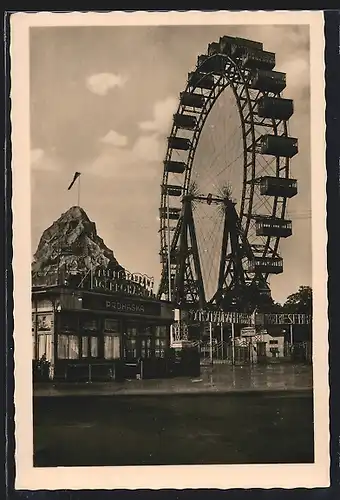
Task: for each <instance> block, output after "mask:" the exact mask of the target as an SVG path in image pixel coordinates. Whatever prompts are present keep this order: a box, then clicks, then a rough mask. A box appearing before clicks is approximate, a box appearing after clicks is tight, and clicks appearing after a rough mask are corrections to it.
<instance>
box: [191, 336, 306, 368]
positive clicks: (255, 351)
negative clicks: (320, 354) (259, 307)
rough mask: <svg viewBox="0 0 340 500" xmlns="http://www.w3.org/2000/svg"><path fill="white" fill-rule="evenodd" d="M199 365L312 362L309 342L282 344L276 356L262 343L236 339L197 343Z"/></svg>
mask: <svg viewBox="0 0 340 500" xmlns="http://www.w3.org/2000/svg"><path fill="white" fill-rule="evenodd" d="M195 345H196V346H197V347H198V348H199V351H200V357H201V364H202V365H209V364H222V363H225V364H235V365H243V364H255V363H280V362H301V363H311V362H312V346H311V342H299V343H296V344H293V345H291V344H289V343H288V342H285V343H284V346H283V351H282V352H281V353H279V356H276V355H274V354H272V353H270V354H269V353H268V351H267V349H266V346H265V343H264V342H251V341H249V340H248V339H237V343H234V344H233V343H232V342H230V341H229V342H223V341H219V342H216V341H215V342H213V343H212V345H211V344H210V341H197V342H195Z"/></svg>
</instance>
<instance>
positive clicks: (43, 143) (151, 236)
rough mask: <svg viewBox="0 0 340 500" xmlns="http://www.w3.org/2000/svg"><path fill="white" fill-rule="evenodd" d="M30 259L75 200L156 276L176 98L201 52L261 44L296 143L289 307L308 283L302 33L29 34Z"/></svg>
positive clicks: (305, 40)
mask: <svg viewBox="0 0 340 500" xmlns="http://www.w3.org/2000/svg"><path fill="white" fill-rule="evenodd" d="M30 30H31V32H30V122H31V123H30V127H31V130H30V135H31V192H32V198H31V199H32V213H31V217H32V219H31V220H32V254H33V253H34V252H35V250H36V248H37V245H38V242H39V239H40V237H41V234H42V232H43V231H44V229H46V228H47V227H48V226H49V225H51V224H52V222H53V221H55V220H57V219H58V218H59V216H60V215H61V214H62V213H63V212H65V211H66V210H67V209H68V208H70V207H71V206H74V205H77V204H78V201H77V189H76V188H73V189H72V190H70V191H67V187H68V185H69V183H70V182H71V180H72V178H73V174H74V172H75V171H79V172H81V173H82V175H81V184H80V205H81V206H82V207H83V208H84V210H85V211H86V213H87V214H88V216H89V218H90V219H91V220H93V221H94V222H96V225H97V231H98V234H99V235H100V236H101V237H102V238H103V239H104V241H105V243H106V245H107V246H108V247H109V248H111V249H112V250H113V252H114V254H115V257H116V258H117V259H118V261H119V263H120V264H121V265H123V266H124V267H125V268H127V269H128V270H129V271H131V272H143V273H146V274H148V275H149V276H154V278H155V281H156V283H157V282H158V280H159V277H160V273H161V267H160V262H159V245H160V241H159V234H158V230H159V220H158V208H159V205H160V184H161V178H162V173H163V159H164V156H165V153H166V145H167V141H166V138H167V136H168V134H169V132H170V129H171V120H172V115H173V113H174V112H175V111H176V107H177V104H178V99H179V93H180V92H181V91H182V90H184V88H185V83H186V78H187V73H188V72H189V71H191V70H193V69H194V68H195V65H196V60H197V56H198V55H199V54H202V53H205V52H206V50H207V46H208V44H209V43H210V42H213V41H218V40H219V38H220V36H223V35H231V36H241V37H244V38H250V39H254V40H257V41H261V42H263V44H264V48H265V50H268V51H271V52H275V53H276V61H277V64H276V68H275V69H276V70H277V71H284V72H286V73H287V87H286V90H285V91H284V97H287V98H292V99H294V109H295V112H294V115H293V117H292V119H291V120H290V126H289V128H290V135H292V136H294V137H298V139H299V154H298V155H297V156H296V157H294V158H293V161H292V170H291V177H294V178H297V179H298V182H299V194H298V196H296V197H295V198H293V199H292V200H290V202H289V204H288V215H290V216H291V219H292V220H293V236H292V237H290V238H288V239H286V240H284V241H282V240H281V242H280V253H281V255H282V257H283V258H284V269H285V271H284V273H283V275H280V276H276V277H273V278H271V281H270V284H271V289H272V294H273V298H274V299H275V300H277V301H280V302H282V301H284V300H285V299H286V297H287V296H288V295H289V294H291V293H294V292H295V291H296V290H297V289H298V287H299V286H300V285H311V280H312V276H311V269H312V259H311V218H310V210H311V196H310V188H311V179H310V177H311V175H310V169H311V166H310V103H309V98H310V77H309V27H308V26H298V25H296V26H294V25H290V26H249V25H248V26H152V27H147V26H129V27H123V26H112V27H90V26H88V27H45V28H42V27H34V28H31V29H30Z"/></svg>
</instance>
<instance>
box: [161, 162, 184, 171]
mask: <svg viewBox="0 0 340 500" xmlns="http://www.w3.org/2000/svg"><path fill="white" fill-rule="evenodd" d="M164 167H165V170H166V171H167V172H172V173H173V174H183V172H184V171H185V169H186V164H185V163H184V161H175V160H168V161H165V162H164Z"/></svg>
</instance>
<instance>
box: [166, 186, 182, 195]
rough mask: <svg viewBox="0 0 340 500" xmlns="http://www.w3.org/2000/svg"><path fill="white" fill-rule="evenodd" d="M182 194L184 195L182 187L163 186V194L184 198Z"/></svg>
mask: <svg viewBox="0 0 340 500" xmlns="http://www.w3.org/2000/svg"><path fill="white" fill-rule="evenodd" d="M182 193H183V189H182V186H177V185H175V184H163V185H162V194H166V195H168V196H176V197H179V196H182Z"/></svg>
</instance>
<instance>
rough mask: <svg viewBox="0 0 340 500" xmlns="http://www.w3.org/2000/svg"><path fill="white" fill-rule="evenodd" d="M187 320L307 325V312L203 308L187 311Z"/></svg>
mask: <svg viewBox="0 0 340 500" xmlns="http://www.w3.org/2000/svg"><path fill="white" fill-rule="evenodd" d="M188 320H189V321H190V322H191V321H192V322H195V323H196V322H199V323H214V324H221V323H228V324H239V325H252V326H255V325H309V324H310V323H311V315H309V314H293V313H292V314H290V313H286V314H268V313H255V314H254V313H253V314H248V313H238V312H225V311H219V310H215V311H209V310H208V311H207V310H204V309H191V310H189V311H188Z"/></svg>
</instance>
